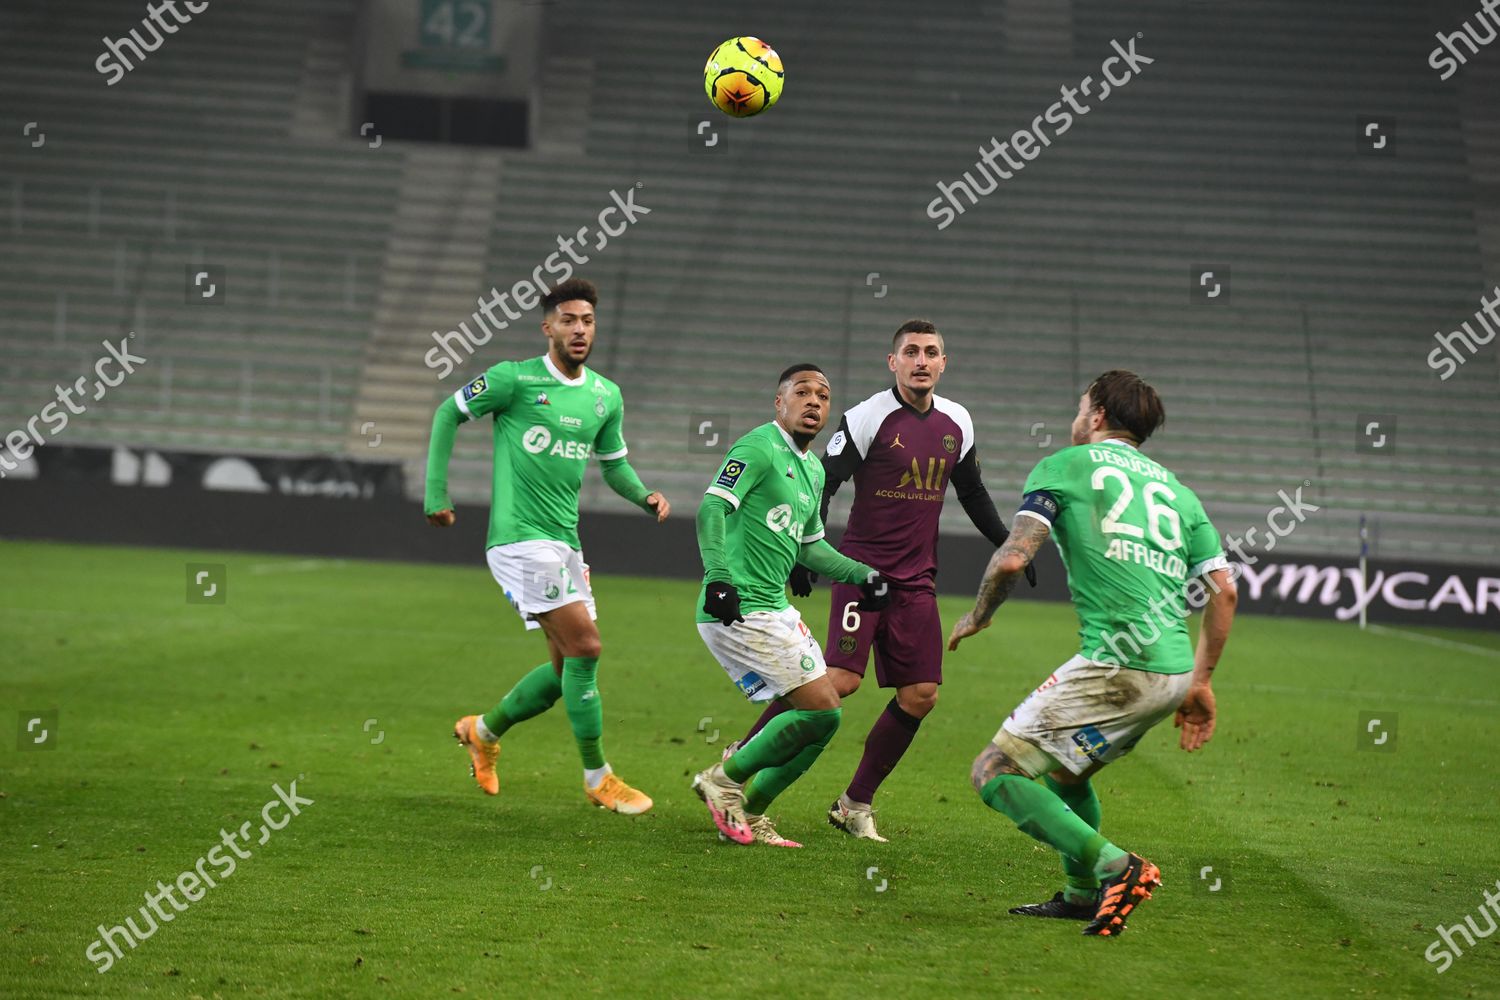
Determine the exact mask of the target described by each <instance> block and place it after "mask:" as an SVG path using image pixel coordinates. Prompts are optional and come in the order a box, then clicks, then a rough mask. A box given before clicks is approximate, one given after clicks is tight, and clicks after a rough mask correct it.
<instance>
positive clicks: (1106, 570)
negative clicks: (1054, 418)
mask: <svg viewBox="0 0 1500 1000" xmlns="http://www.w3.org/2000/svg"><path fill="white" fill-rule="evenodd" d="M1025 494H1026V498H1025V500H1024V502H1023V503H1022V505H1021V509H1020V510H1019V511H1017V512H1016V516H1017V517H1034V518H1037V519H1038V520H1041V521H1044V522H1046V523H1047V524H1049V525H1051V528H1052V537H1053V538H1054V539H1055V540H1056V542H1057V547H1058V550H1059V551H1060V553H1061V554H1062V561H1063V565H1064V566H1065V567H1066V568H1067V570H1068V589H1069V590H1071V591H1072V593H1073V603H1074V605H1075V607H1076V608H1077V611H1078V625H1079V628H1078V634H1079V639H1080V642H1081V648H1080V650H1079V652H1080V655H1082V656H1085V657H1087V658H1089V659H1091V660H1095V661H1099V662H1105V663H1117V664H1119V665H1121V666H1127V667H1134V668H1136V669H1139V670H1150V671H1153V672H1155V673H1163V674H1179V673H1186V672H1188V671H1190V670H1192V669H1193V649H1192V644H1191V642H1190V641H1189V639H1188V630H1187V621H1186V612H1185V610H1184V611H1183V612H1182V613H1178V612H1176V611H1175V610H1174V609H1176V608H1182V609H1186V608H1187V607H1189V606H1190V602H1188V601H1185V600H1184V599H1183V596H1184V594H1185V593H1188V592H1189V589H1190V588H1191V587H1193V586H1195V585H1194V584H1192V583H1190V581H1193V580H1195V579H1196V578H1198V577H1200V576H1203V575H1205V574H1207V573H1210V572H1212V571H1214V570H1216V569H1226V568H1228V566H1229V561H1228V560H1227V559H1226V558H1225V556H1224V548H1223V546H1222V545H1221V544H1220V542H1219V533H1218V532H1217V531H1216V530H1214V526H1213V524H1212V523H1211V522H1210V521H1209V519H1208V515H1207V514H1206V513H1205V512H1204V510H1203V504H1202V503H1200V502H1199V500H1198V496H1197V494H1195V493H1194V492H1193V491H1192V490H1191V489H1189V488H1188V487H1187V486H1184V485H1183V484H1182V483H1181V482H1179V481H1178V479H1177V477H1176V476H1175V475H1173V474H1172V472H1171V471H1170V470H1169V469H1167V468H1166V467H1165V466H1163V465H1162V464H1161V463H1159V462H1157V461H1155V460H1153V459H1151V458H1149V457H1147V456H1146V455H1143V454H1141V453H1140V452H1139V451H1137V450H1136V449H1135V448H1134V447H1133V446H1132V445H1130V444H1127V443H1126V442H1124V441H1118V440H1109V441H1104V442H1101V443H1099V444H1086V445H1075V446H1073V447H1070V448H1064V449H1062V450H1061V451H1058V452H1055V453H1054V454H1052V455H1049V456H1048V457H1046V458H1044V459H1042V460H1041V461H1040V462H1038V463H1037V466H1036V468H1034V469H1032V470H1031V475H1030V476H1028V477H1027V478H1026V486H1025ZM1200 606H1201V605H1200Z"/></svg>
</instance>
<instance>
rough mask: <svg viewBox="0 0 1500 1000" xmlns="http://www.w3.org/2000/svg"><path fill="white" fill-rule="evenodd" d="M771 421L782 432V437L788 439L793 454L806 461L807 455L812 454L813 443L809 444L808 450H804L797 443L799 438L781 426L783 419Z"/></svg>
mask: <svg viewBox="0 0 1500 1000" xmlns="http://www.w3.org/2000/svg"><path fill="white" fill-rule="evenodd" d="M771 423H773V424H775V425H776V429H777V430H778V431H780V432H781V437H782V439H783V440H785V441H786V443H787V446H788V447H789V448H791V449H792V454H793V455H796V456H797V457H798V458H800V459H802V460H803V461H804V462H805V461H807V456H808V455H811V454H812V445H811V444H809V445H808V446H807V450H806V451H804V450H802V448H801V447H799V446H798V444H797V439H796V438H794V437H792V436H791V435H790V434H788V433H787V432H786V428H785V427H783V426H781V421H779V420H773V421H771Z"/></svg>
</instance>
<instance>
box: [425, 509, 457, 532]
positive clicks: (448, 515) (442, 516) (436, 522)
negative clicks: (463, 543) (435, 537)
mask: <svg viewBox="0 0 1500 1000" xmlns="http://www.w3.org/2000/svg"><path fill="white" fill-rule="evenodd" d="M456 520H458V515H457V514H455V513H453V511H452V510H440V511H438V512H437V513H436V514H428V515H427V523H428V524H430V525H432V526H433V527H434V528H451V527H452V526H453V522H454V521H456Z"/></svg>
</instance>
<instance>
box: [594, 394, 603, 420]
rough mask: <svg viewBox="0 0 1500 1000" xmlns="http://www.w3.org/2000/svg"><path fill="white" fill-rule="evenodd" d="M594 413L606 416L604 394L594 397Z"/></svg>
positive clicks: (598, 415) (597, 415)
mask: <svg viewBox="0 0 1500 1000" xmlns="http://www.w3.org/2000/svg"><path fill="white" fill-rule="evenodd" d="M594 415H595V416H596V417H603V416H604V397H603V396H596V397H595V398H594Z"/></svg>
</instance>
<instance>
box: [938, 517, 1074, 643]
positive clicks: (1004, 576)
mask: <svg viewBox="0 0 1500 1000" xmlns="http://www.w3.org/2000/svg"><path fill="white" fill-rule="evenodd" d="M1051 534H1052V528H1051V526H1050V525H1048V524H1047V522H1046V521H1043V520H1042V519H1041V518H1037V517H1027V516H1022V517H1018V518H1016V520H1015V523H1014V524H1012V525H1011V531H1010V537H1009V538H1007V539H1006V540H1005V544H1004V545H1002V546H1000V548H999V549H997V550H996V551H995V554H994V555H993V556H991V557H990V564H989V566H988V567H986V568H985V571H984V579H983V580H982V581H980V584H979V596H978V598H977V599H976V600H975V602H974V609H973V610H972V611H970V612H969V613H968V614H966V615H964V616H963V617H962V618H960V619H959V620H958V621H957V622H956V623H955V624H954V626H953V632H952V634H951V635H949V637H948V648H949V649H950V650H953V649H957V648H958V644H959V643H960V642H961V641H963V640H964V639H967V638H968V637H969V636H971V635H974V634H976V633H978V632H980V631H982V630H984V629H987V628H989V627H990V619H991V618H993V617H994V614H995V609H996V608H998V607H1000V605H1002V604H1004V603H1005V599H1006V598H1007V597H1009V596H1010V592H1011V591H1012V590H1014V589H1015V587H1016V580H1018V579H1019V578H1020V576H1021V574H1022V573H1024V572H1026V567H1027V566H1029V565H1031V560H1033V559H1035V558H1036V554H1037V553H1038V552H1039V551H1041V548H1042V543H1043V542H1045V541H1046V540H1047V538H1048V537H1049V536H1050V535H1051Z"/></svg>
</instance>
